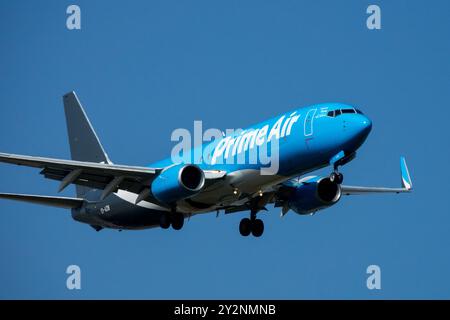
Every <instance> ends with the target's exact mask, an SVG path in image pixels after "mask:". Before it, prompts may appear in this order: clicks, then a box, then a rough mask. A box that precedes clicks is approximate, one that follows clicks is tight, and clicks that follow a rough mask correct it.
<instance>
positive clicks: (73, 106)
mask: <svg viewBox="0 0 450 320" xmlns="http://www.w3.org/2000/svg"><path fill="white" fill-rule="evenodd" d="M63 101H64V112H65V114H66V123H67V132H68V134H69V144H70V153H71V156H72V160H78V161H88V162H97V163H111V161H110V160H109V158H108V155H107V154H106V153H105V150H104V149H103V147H102V144H101V143H100V140H99V139H98V137H97V134H96V133H95V131H94V128H93V127H92V125H91V123H90V121H89V119H88V117H87V115H86V113H85V112H84V110H83V107H82V106H81V103H80V101H79V100H78V97H77V95H76V94H75V92H73V91H72V92H69V93H67V94H65V95H64V97H63ZM76 190H77V196H78V197H81V196H83V195H85V194H86V192H87V191H88V190H89V188H87V187H82V186H76Z"/></svg>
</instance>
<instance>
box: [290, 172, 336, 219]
mask: <svg viewBox="0 0 450 320" xmlns="http://www.w3.org/2000/svg"><path fill="white" fill-rule="evenodd" d="M340 198H341V187H340V185H339V184H337V183H335V182H332V181H331V180H330V178H320V179H319V180H317V181H311V182H306V183H303V184H301V185H299V186H297V187H296V188H295V190H294V192H293V193H292V194H291V196H290V197H289V200H288V205H289V208H290V209H292V210H293V211H295V212H296V213H298V214H309V213H313V212H316V211H318V210H321V209H325V208H327V207H330V206H332V205H334V204H336V203H337V202H338V201H339V199H340Z"/></svg>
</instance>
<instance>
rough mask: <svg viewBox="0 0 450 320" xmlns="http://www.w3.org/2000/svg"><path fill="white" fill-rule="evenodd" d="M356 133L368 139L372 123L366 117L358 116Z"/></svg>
mask: <svg viewBox="0 0 450 320" xmlns="http://www.w3.org/2000/svg"><path fill="white" fill-rule="evenodd" d="M355 126H356V127H357V128H356V131H357V132H359V133H358V135H360V136H361V137H364V139H365V138H367V136H368V135H369V133H370V130H372V121H371V120H370V119H369V118H367V117H366V116H364V115H358V119H356V120H355Z"/></svg>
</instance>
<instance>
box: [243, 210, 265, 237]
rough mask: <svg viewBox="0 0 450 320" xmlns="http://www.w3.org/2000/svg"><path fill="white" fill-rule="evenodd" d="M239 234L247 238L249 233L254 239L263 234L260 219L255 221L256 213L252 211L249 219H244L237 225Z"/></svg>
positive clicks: (262, 224)
mask: <svg viewBox="0 0 450 320" xmlns="http://www.w3.org/2000/svg"><path fill="white" fill-rule="evenodd" d="M239 232H240V233H241V235H242V236H244V237H247V236H248V235H250V233H251V234H252V235H253V236H254V237H261V236H262V234H263V233H264V222H263V221H262V220H261V219H256V212H254V211H252V212H251V213H250V219H249V218H244V219H242V220H241V223H239Z"/></svg>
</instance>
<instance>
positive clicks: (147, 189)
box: [0, 91, 412, 237]
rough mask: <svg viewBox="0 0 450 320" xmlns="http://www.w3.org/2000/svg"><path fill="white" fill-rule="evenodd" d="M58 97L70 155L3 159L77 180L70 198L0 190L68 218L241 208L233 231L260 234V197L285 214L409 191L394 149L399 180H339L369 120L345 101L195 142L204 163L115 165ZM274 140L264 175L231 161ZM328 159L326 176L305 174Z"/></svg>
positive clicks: (145, 219)
mask: <svg viewBox="0 0 450 320" xmlns="http://www.w3.org/2000/svg"><path fill="white" fill-rule="evenodd" d="M63 104H64V111H65V117H66V124H67V131H68V138H69V145H70V153H71V160H62V159H52V158H43V157H34V156H26V155H15V154H6V153H0V162H4V163H9V164H15V165H22V166H28V167H34V168H39V169H41V171H40V174H42V175H43V176H44V177H45V178H48V179H53V180H58V181H60V184H59V188H58V192H61V191H62V190H64V189H65V188H66V187H67V186H69V185H71V184H74V185H75V189H76V197H59V196H41V195H29V194H12V193H0V198H3V199H10V200H19V201H25V202H29V203H34V204H40V205H48V206H54V207H60V208H66V209H70V210H71V214H72V218H73V219H74V220H76V221H78V222H81V223H85V224H88V225H90V226H91V227H92V228H94V229H95V230H96V231H100V230H102V229H104V228H110V229H118V230H119V231H122V230H140V229H147V228H154V227H161V228H163V229H168V228H169V227H172V228H173V229H174V230H180V229H182V227H183V225H184V221H185V220H186V219H189V218H190V217H191V216H194V215H197V214H202V213H211V212H217V215H218V214H219V212H220V211H223V212H225V214H231V213H235V212H241V211H248V212H249V217H245V218H243V219H242V220H241V221H240V223H239V232H240V234H241V235H242V236H249V235H250V234H252V235H253V236H254V237H260V236H261V235H262V234H263V232H264V223H263V221H262V220H261V219H260V218H258V217H257V214H258V213H260V212H261V211H267V208H266V206H267V205H272V204H273V205H274V207H278V208H281V216H282V217H283V216H284V215H286V214H287V213H288V211H289V210H292V211H293V212H295V213H297V214H300V215H307V214H310V215H312V214H315V213H316V212H317V211H319V210H322V209H326V208H329V207H331V206H333V205H335V204H336V203H338V202H339V200H340V199H341V197H342V196H343V195H358V194H370V193H397V194H398V193H408V192H411V191H412V182H411V178H410V174H409V171H408V168H407V165H406V161H405V158H404V157H400V171H401V187H397V188H386V187H362V186H349V185H344V184H343V175H342V173H341V172H339V167H341V166H343V165H346V164H347V163H349V162H350V161H351V160H353V159H354V158H355V156H356V151H357V149H359V147H361V145H362V144H363V143H364V142H365V140H366V138H367V136H368V135H369V133H370V131H371V128H372V122H371V120H370V119H369V118H368V117H367V116H366V115H364V114H363V113H362V112H361V111H360V110H359V109H357V108H355V107H354V106H351V105H348V104H343V103H321V104H316V105H312V106H308V107H303V108H298V109H296V110H293V111H290V112H286V113H284V114H282V115H281V116H278V117H275V118H273V119H270V120H268V121H265V122H261V123H259V124H256V125H254V126H251V127H249V128H247V129H245V130H244V131H241V132H240V133H236V134H234V135H228V136H227V135H224V136H223V137H221V138H220V139H216V140H214V141H211V142H209V143H205V144H204V145H203V146H202V147H203V148H205V147H209V151H208V152H205V153H204V154H201V157H203V156H204V155H205V154H206V157H207V158H208V159H209V161H197V160H201V159H192V157H191V161H185V162H176V161H174V160H173V159H172V157H171V158H168V159H165V160H162V161H159V162H156V163H153V164H151V165H149V166H128V165H119V164H115V163H113V162H112V161H111V160H110V159H109V157H108V155H107V154H106V152H105V150H104V148H103V146H102V144H101V143H100V140H99V138H98V136H97V134H96V132H95V131H94V129H93V126H92V125H91V123H90V121H89V119H88V117H87V115H86V113H85V111H84V109H83V107H82V106H81V103H80V101H79V99H78V97H77V95H76V94H75V92H73V91H72V92H69V93H67V94H65V95H64V96H63ZM275 142H276V143H275ZM275 144H276V145H277V149H274V150H276V151H277V154H278V170H277V171H276V173H275V174H262V171H261V169H262V167H263V164H262V162H261V161H253V162H251V161H240V162H239V161H230V160H236V159H237V157H238V156H242V155H243V156H244V158H245V159H247V158H249V157H250V152H252V150H253V151H254V150H257V149H258V148H262V147H266V148H268V147H269V145H275ZM271 150H272V149H271ZM194 151H195V148H193V149H192V150H191V149H190V150H189V151H188V153H193V152H194ZM257 158H258V157H257ZM241 159H242V157H241ZM328 166H329V167H330V168H331V170H330V171H331V172H330V174H329V175H328V176H315V175H307V174H309V173H311V172H313V171H315V170H318V169H321V168H325V167H328Z"/></svg>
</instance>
